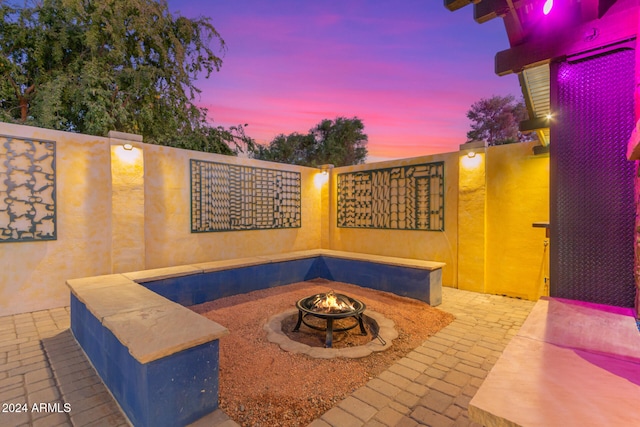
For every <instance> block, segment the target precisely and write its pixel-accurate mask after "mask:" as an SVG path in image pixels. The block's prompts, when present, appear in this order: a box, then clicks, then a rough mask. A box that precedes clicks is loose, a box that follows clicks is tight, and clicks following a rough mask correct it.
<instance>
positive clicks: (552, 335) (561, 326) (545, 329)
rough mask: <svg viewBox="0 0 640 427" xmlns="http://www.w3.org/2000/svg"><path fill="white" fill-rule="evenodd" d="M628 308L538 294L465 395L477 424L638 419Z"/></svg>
mask: <svg viewBox="0 0 640 427" xmlns="http://www.w3.org/2000/svg"><path fill="white" fill-rule="evenodd" d="M638 402H640V333H638V329H637V327H636V322H635V317H634V316H633V310H632V309H620V308H616V307H610V306H603V305H598V304H590V303H584V302H579V301H572V300H565V299H559V298H546V297H543V298H542V299H540V300H539V301H538V302H537V303H536V305H535V306H534V308H533V310H532V311H531V313H530V314H529V317H528V318H527V320H526V321H525V323H524V324H523V325H522V327H521V328H520V331H519V332H518V333H517V335H516V336H514V338H513V339H512V340H511V341H510V342H509V344H508V345H507V347H506V349H505V351H504V352H503V354H502V356H501V357H500V358H499V359H498V362H497V363H496V364H495V365H494V367H493V369H492V370H491V372H489V374H488V376H487V378H486V379H485V380H484V382H483V383H482V385H481V387H480V388H479V389H478V391H477V393H476V394H475V396H474V398H473V399H472V400H471V402H470V403H469V416H470V418H471V419H472V420H473V421H476V422H478V423H480V424H482V425H484V426H632V425H638V420H640V405H639V404H638Z"/></svg>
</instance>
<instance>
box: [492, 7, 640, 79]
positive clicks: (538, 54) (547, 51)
mask: <svg viewBox="0 0 640 427" xmlns="http://www.w3.org/2000/svg"><path fill="white" fill-rule="evenodd" d="M638 13H639V8H638V6H637V5H636V6H635V7H634V8H632V9H626V10H625V13H624V15H623V14H620V13H615V14H607V15H605V16H603V17H602V19H595V20H592V21H588V22H586V23H583V24H579V25H574V26H570V27H567V28H564V29H562V30H560V31H558V32H557V33H554V34H553V35H552V36H549V37H546V38H541V39H535V40H533V41H531V42H528V43H523V44H520V45H517V46H514V47H512V48H511V49H507V50H503V51H501V52H498V53H497V54H496V57H495V71H496V74H498V75H500V76H504V75H507V74H511V73H518V72H521V71H522V70H523V69H524V68H526V67H529V66H533V65H537V64H544V63H548V62H550V61H551V60H552V59H554V58H561V57H565V56H571V55H576V54H580V53H584V52H589V51H592V50H596V49H600V48H603V47H606V46H611V45H614V44H617V43H620V42H624V41H625V40H631V39H634V38H635V37H636V33H637V31H638Z"/></svg>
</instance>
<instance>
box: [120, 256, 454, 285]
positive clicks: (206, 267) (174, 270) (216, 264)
mask: <svg viewBox="0 0 640 427" xmlns="http://www.w3.org/2000/svg"><path fill="white" fill-rule="evenodd" d="M318 256H328V257H333V258H343V259H350V260H356V261H369V262H375V263H380V264H387V265H395V266H400V267H410V268H417V269H423V270H430V271H433V270H438V269H441V268H442V267H444V266H445V263H443V262H436V261H424V260H418V259H412V258H398V257H388V256H381V255H371V254H363V253H356V252H345V251H334V250H329V249H311V250H306V251H295V252H287V253H283V254H273V255H261V256H255V257H247V258H235V259H228V260H221V261H210V262H204V263H196V264H191V265H180V266H176V267H165V268H155V269H150V270H142V271H134V272H129V273H123V275H124V276H125V277H127V278H129V279H131V280H133V281H135V282H137V283H145V282H153V281H156V280H163V279H170V278H174V277H182V276H189V275H191V274H199V273H211V272H214V271H222V270H230V269H234V268H242V267H251V266H254V265H260V264H267V263H271V262H284V261H291V260H296V259H305V258H314V257H318Z"/></svg>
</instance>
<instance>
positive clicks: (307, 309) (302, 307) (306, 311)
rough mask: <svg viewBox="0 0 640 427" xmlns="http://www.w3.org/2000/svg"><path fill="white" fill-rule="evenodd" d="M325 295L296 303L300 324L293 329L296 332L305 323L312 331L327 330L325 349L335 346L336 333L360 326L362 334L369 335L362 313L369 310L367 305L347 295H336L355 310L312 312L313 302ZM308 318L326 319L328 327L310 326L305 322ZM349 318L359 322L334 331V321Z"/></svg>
mask: <svg viewBox="0 0 640 427" xmlns="http://www.w3.org/2000/svg"><path fill="white" fill-rule="evenodd" d="M324 295H325V294H316V295H312V296H310V297H306V298H302V299H301V300H299V301H298V302H296V307H297V308H298V323H296V326H295V328H293V331H294V332H295V331H298V330H299V329H300V325H301V324H302V323H304V324H305V325H306V326H308V327H310V328H311V329H315V330H317V331H323V330H326V331H327V337H326V340H325V347H326V348H331V347H332V345H333V333H334V332H343V331H348V330H350V329H353V328H355V327H356V326H357V325H360V332H361V333H362V335H367V331H366V330H365V328H364V323H363V322H362V312H363V311H365V310H366V308H367V306H366V305H365V303H363V302H362V301H358V300H357V299H355V298H351V297H349V296H347V295H344V294H335V295H336V297H338V298H341V299H346V300H347V301H349V303H350V304H351V306H352V307H353V310H349V311H342V312H338V313H322V312H317V311H314V310H312V308H311V306H312V304H313V301H316V300H317V299H318V298H319V297H321V296H324ZM306 316H314V317H317V318H319V319H326V320H327V327H326V328H324V329H323V328H320V327H318V326H315V325H310V324H308V323H307V322H305V320H304V318H305V317H306ZM348 317H353V318H355V319H356V320H357V322H356V323H354V324H353V326H349V327H344V328H338V329H334V328H333V320H334V319H346V318H348Z"/></svg>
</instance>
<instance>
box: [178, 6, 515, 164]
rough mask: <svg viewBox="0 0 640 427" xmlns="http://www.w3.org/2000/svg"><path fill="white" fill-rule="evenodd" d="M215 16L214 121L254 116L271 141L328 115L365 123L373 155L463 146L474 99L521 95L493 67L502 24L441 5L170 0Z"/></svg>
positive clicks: (258, 132)
mask: <svg viewBox="0 0 640 427" xmlns="http://www.w3.org/2000/svg"><path fill="white" fill-rule="evenodd" d="M168 3H169V7H170V9H171V11H172V12H174V13H176V12H177V13H179V14H181V15H183V16H187V17H196V16H208V17H210V18H211V22H212V24H213V25H214V26H215V27H216V29H217V30H218V32H219V33H220V34H221V36H222V38H223V39H224V40H225V42H226V44H227V52H226V53H225V55H224V57H223V65H222V68H221V70H220V72H219V73H214V74H213V75H212V76H211V77H210V78H209V79H208V80H205V79H202V80H199V81H198V82H197V86H198V87H199V88H201V89H202V96H201V98H200V99H199V100H198V101H197V104H198V105H201V106H203V107H206V108H208V110H209V116H210V119H211V121H212V123H213V124H215V125H223V126H230V125H236V124H240V123H243V124H244V123H248V124H249V127H248V128H247V134H248V135H249V136H251V137H253V138H254V139H256V141H258V142H259V143H268V142H269V141H271V140H272V139H273V138H274V137H275V136H276V135H278V134H280V133H284V134H289V133H292V132H302V133H306V132H308V131H309V129H310V128H312V127H313V126H314V125H315V124H317V123H318V122H320V121H321V120H322V119H325V118H328V119H334V118H336V117H338V116H344V117H354V116H357V117H359V118H360V119H362V120H363V122H364V125H365V133H367V135H368V136H369V144H368V149H369V161H374V160H381V159H391V158H405V157H413V156H419V155H424V154H431V153H438V152H449V151H457V150H458V146H459V144H462V143H464V142H465V140H466V133H467V131H468V130H469V125H470V122H469V120H468V119H467V118H466V112H467V111H468V110H469V108H470V106H471V104H472V103H474V102H475V101H478V100H479V99H481V98H488V97H490V96H492V95H508V94H513V95H515V96H516V97H518V98H519V97H520V88H519V85H518V80H517V77H516V76H515V75H510V76H505V77H498V76H496V75H495V74H494V71H493V60H494V55H495V53H496V52H498V51H500V50H504V49H507V48H508V47H509V44H508V40H507V35H506V32H505V30H504V27H503V24H502V20H500V19H496V20H493V21H489V22H488V23H485V24H482V25H479V24H477V23H475V22H474V21H473V17H472V12H473V9H472V8H464V9H462V10H460V11H457V12H449V11H448V10H447V9H445V7H444V6H443V2H442V0H415V1H409V0H398V1H394V2H391V1H384V0H375V1H374V0H369V1H366V0H341V1H334V0H330V1H327V0H322V1H307V0H268V1H265V0H168Z"/></svg>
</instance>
